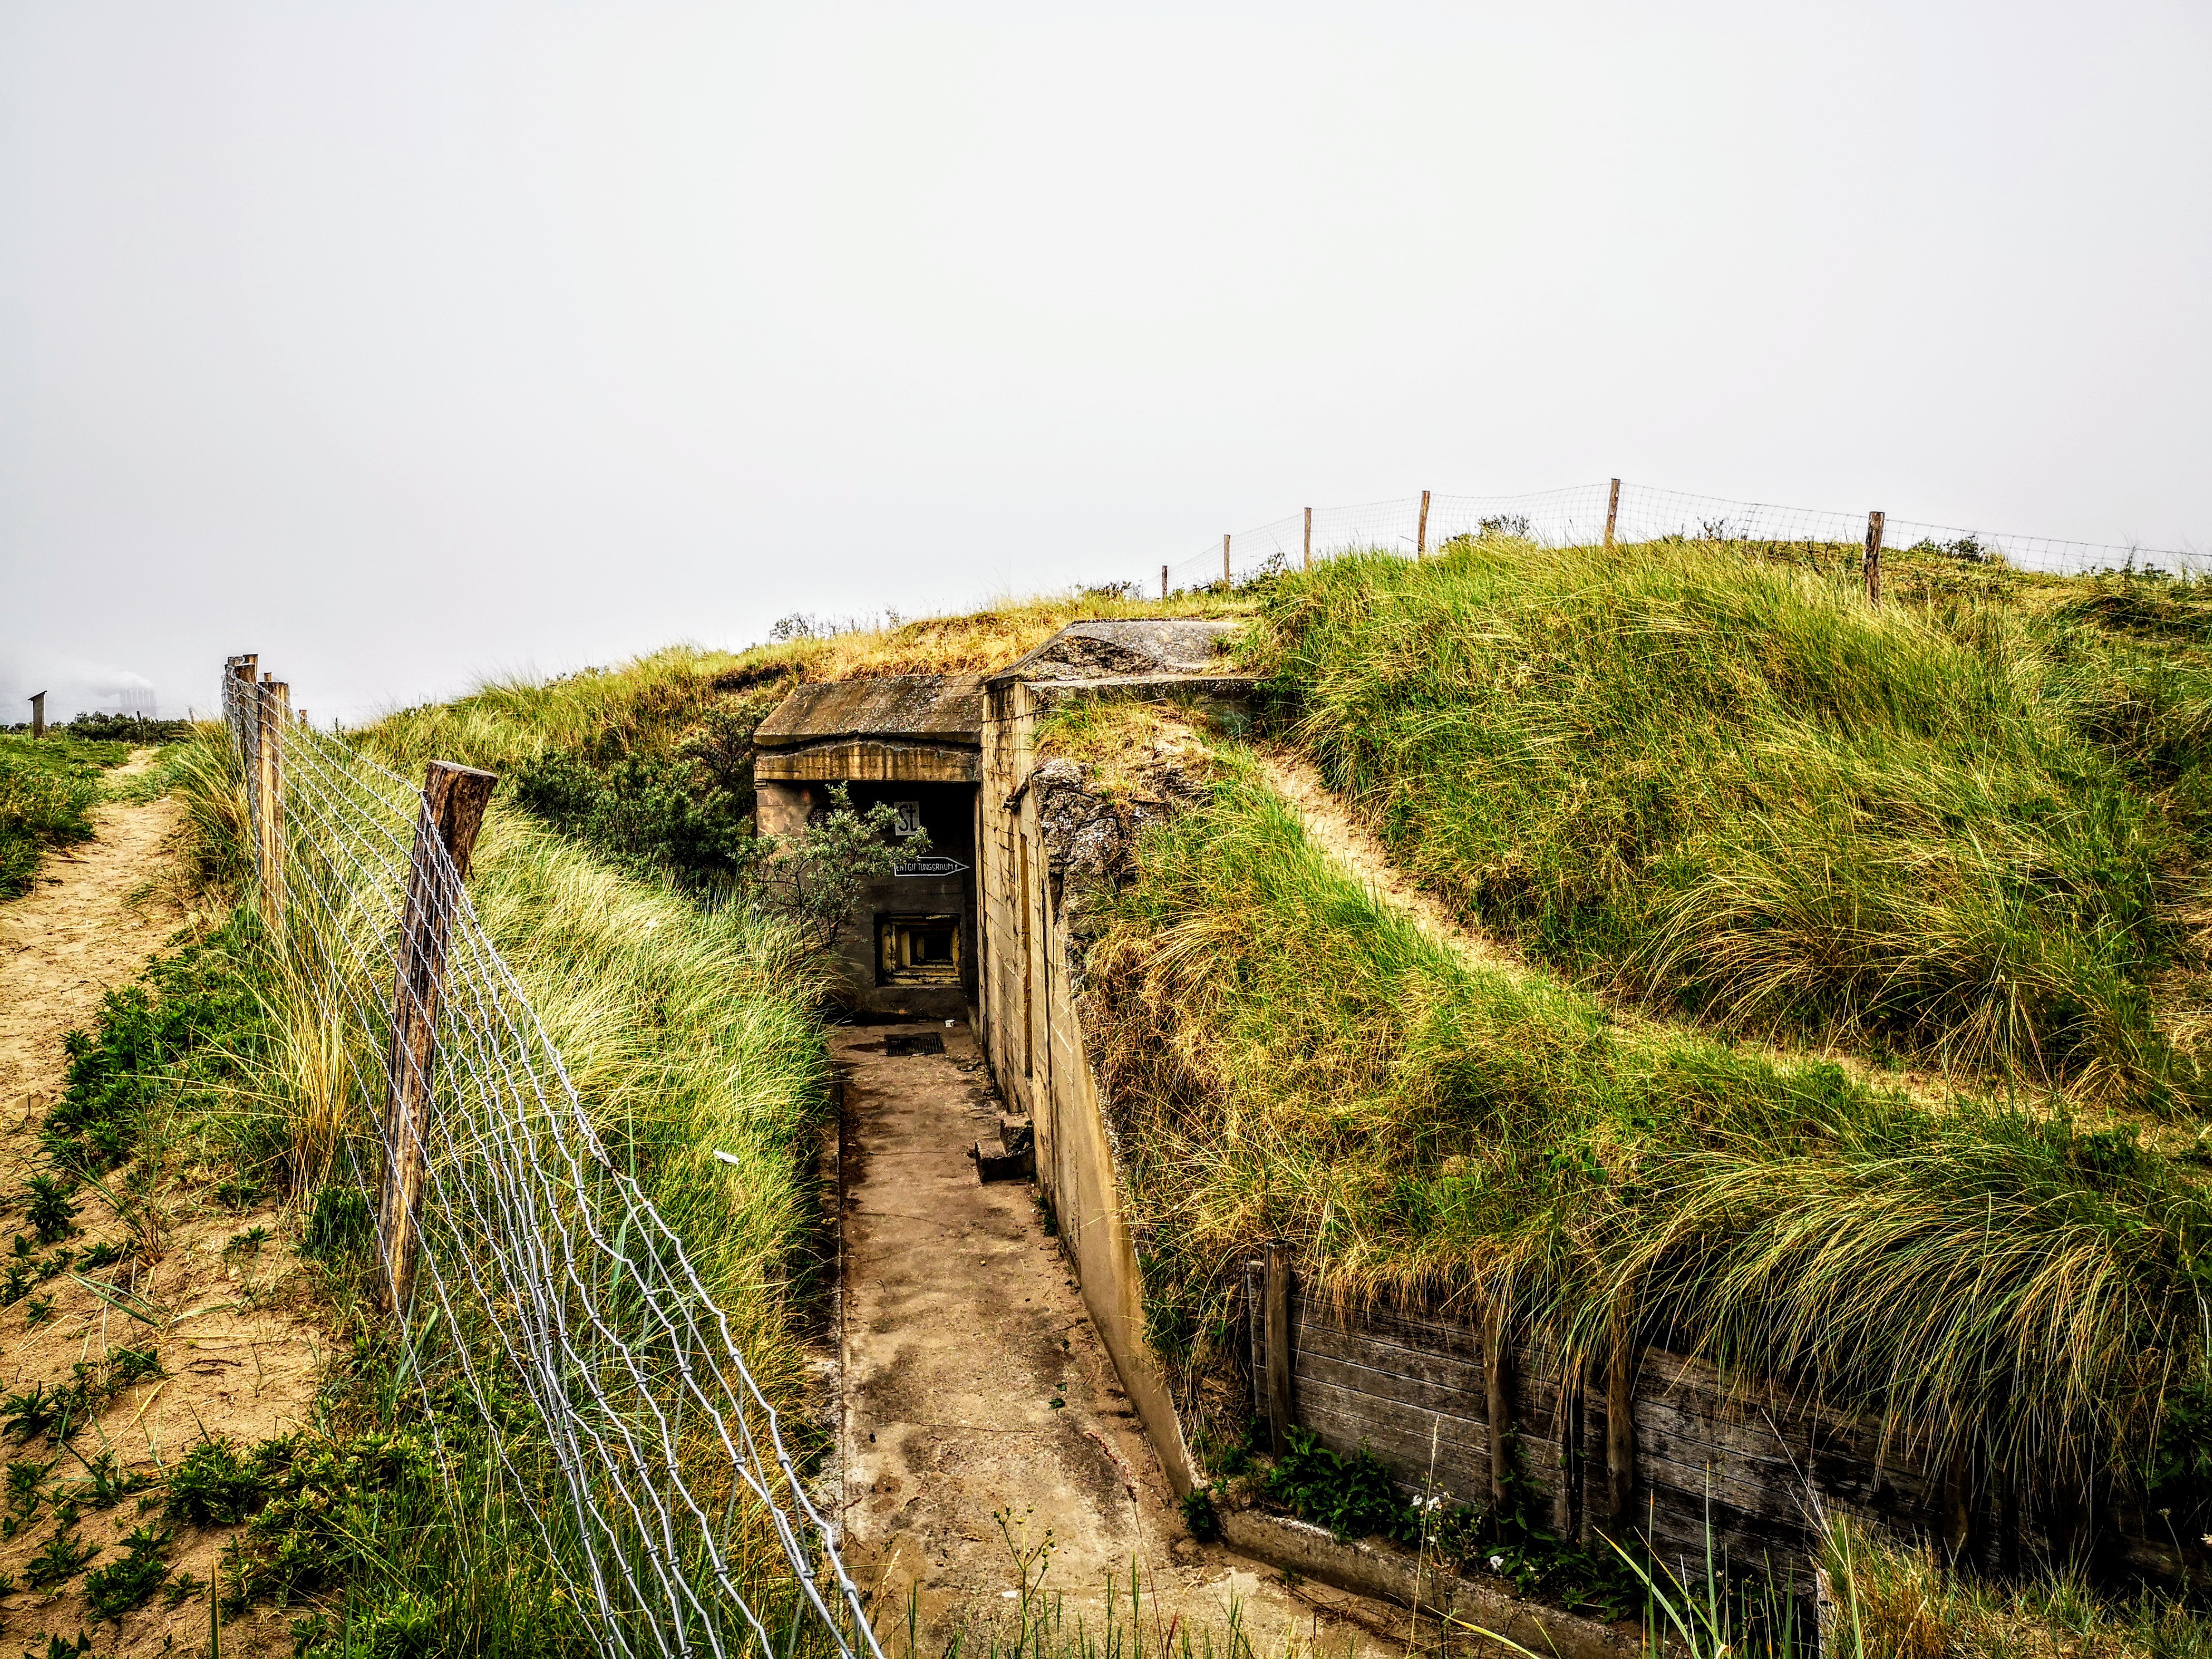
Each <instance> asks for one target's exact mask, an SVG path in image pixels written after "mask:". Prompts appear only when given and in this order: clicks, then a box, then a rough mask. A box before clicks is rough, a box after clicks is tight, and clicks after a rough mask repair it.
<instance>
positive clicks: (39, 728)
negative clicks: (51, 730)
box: [31, 691, 46, 738]
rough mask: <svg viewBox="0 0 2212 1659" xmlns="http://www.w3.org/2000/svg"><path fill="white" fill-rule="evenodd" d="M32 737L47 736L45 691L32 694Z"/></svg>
mask: <svg viewBox="0 0 2212 1659" xmlns="http://www.w3.org/2000/svg"><path fill="white" fill-rule="evenodd" d="M31 735H32V736H33V738H43V737H45V736H46V693H45V692H43V691H33V692H32V693H31Z"/></svg>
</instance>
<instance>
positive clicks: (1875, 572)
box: [1866, 513, 1881, 605]
mask: <svg viewBox="0 0 2212 1659" xmlns="http://www.w3.org/2000/svg"><path fill="white" fill-rule="evenodd" d="M1866 579H1867V603H1868V604H1869V605H1880V604H1881V513H1868V514H1867V546H1866Z"/></svg>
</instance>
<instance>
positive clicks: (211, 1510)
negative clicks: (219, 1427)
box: [162, 1435, 269, 1527]
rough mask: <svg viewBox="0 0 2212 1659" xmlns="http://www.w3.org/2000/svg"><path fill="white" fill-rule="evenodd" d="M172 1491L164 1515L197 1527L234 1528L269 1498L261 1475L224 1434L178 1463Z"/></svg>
mask: <svg viewBox="0 0 2212 1659" xmlns="http://www.w3.org/2000/svg"><path fill="white" fill-rule="evenodd" d="M168 1488H169V1490H168V1500H167V1504H165V1505H164V1506H163V1509H162V1514H163V1515H164V1516H166V1517H167V1519H169V1520H171V1521H182V1522H187V1523H188V1524H190V1525H192V1526H195V1527H210V1526H230V1525H234V1524H235V1523H236V1522H240V1521H243V1520H245V1519H246V1516H249V1515H252V1513H253V1512H254V1511H255V1510H258V1509H259V1508H260V1506H261V1504H263V1502H264V1500H265V1499H266V1498H267V1497H268V1495H269V1492H268V1487H267V1486H266V1484H265V1483H264V1481H263V1480H262V1477H261V1476H260V1474H258V1473H257V1472H256V1471H255V1470H254V1468H252V1465H251V1464H250V1463H249V1462H247V1461H246V1459H245V1458H243V1457H241V1456H240V1455H239V1449H238V1447H237V1446H236V1445H235V1444H234V1443H233V1442H232V1441H230V1440H229V1439H228V1438H227V1437H223V1436H221V1435H210V1437H207V1438H206V1439H204V1440H202V1441H200V1442H199V1443H197V1444H196V1445H194V1446H193V1447H192V1449H191V1450H190V1451H188V1452H186V1453H185V1455H183V1456H182V1457H181V1458H179V1459H178V1460H177V1466H176V1468H173V1469H172V1470H171V1471H170V1472H169V1480H168Z"/></svg>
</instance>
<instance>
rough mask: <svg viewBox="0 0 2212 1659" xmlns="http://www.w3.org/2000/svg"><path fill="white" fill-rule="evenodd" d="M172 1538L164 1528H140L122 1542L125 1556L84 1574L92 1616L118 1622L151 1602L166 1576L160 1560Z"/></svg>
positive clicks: (167, 1569)
mask: <svg viewBox="0 0 2212 1659" xmlns="http://www.w3.org/2000/svg"><path fill="white" fill-rule="evenodd" d="M175 1536H176V1534H174V1533H173V1532H171V1531H169V1530H168V1529H167V1528H161V1530H159V1531H156V1530H155V1528H151V1527H139V1528H136V1529H135V1530H133V1531H132V1532H131V1534H130V1535H129V1536H127V1537H126V1538H125V1539H124V1541H123V1542H124V1547H125V1550H126V1552H127V1553H125V1555H124V1557H123V1559H121V1560H119V1561H111V1562H109V1563H108V1565H106V1566H104V1567H99V1568H95V1569H94V1571H91V1572H89V1573H88V1574H86V1575H85V1580H84V1599H85V1601H86V1604H87V1605H88V1606H89V1607H91V1609H92V1611H93V1613H94V1615H95V1616H97V1617H99V1618H101V1619H120V1618H121V1617H122V1616H123V1615H124V1614H125V1613H129V1612H130V1611H131V1609H132V1608H134V1607H143V1606H144V1605H145V1604H146V1602H147V1601H149V1600H150V1599H152V1597H153V1595H154V1592H155V1590H158V1589H161V1581H162V1580H163V1579H165V1578H167V1577H168V1576H169V1565H168V1563H167V1561H165V1560H163V1559H161V1558H162V1555H163V1553H165V1552H166V1551H167V1549H168V1547H169V1545H170V1542H171V1541H173V1539H174V1537H175Z"/></svg>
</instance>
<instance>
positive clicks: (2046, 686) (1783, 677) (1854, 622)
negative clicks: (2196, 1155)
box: [1247, 538, 2212, 1112]
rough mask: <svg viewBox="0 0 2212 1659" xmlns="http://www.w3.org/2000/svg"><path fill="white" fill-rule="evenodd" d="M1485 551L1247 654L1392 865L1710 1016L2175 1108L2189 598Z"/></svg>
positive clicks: (2188, 965)
mask: <svg viewBox="0 0 2212 1659" xmlns="http://www.w3.org/2000/svg"><path fill="white" fill-rule="evenodd" d="M1936 563H1937V564H1939V565H1943V566H1945V567H1946V568H1941V569H1931V570H1926V571H1918V572H1917V574H1915V568H1913V567H1907V569H1906V572H1905V574H1906V576H1907V577H1908V578H1909V580H1905V582H1903V583H1902V584H1901V585H1900V586H1901V592H1900V594H1899V596H1894V597H1893V601H1892V603H1890V604H1888V605H1885V606H1883V607H1881V609H1880V610H1875V609H1873V608H1871V607H1869V605H1867V604H1866V602H1865V600H1864V599H1863V596H1861V595H1858V594H1857V593H1856V592H1853V591H1852V590H1851V589H1850V587H1849V586H1846V585H1844V584H1840V583H1838V582H1836V581H1834V580H1831V579H1829V578H1827V577H1826V576H1823V575H1821V574H1818V573H1816V572H1814V571H1811V570H1808V569H1806V568H1801V567H1799V566H1797V565H1794V564H1791V563H1789V562H1784V561H1782V560H1779V559H1777V558H1773V557H1768V556H1762V555H1761V550H1756V549H1751V550H1746V549H1741V548H1723V547H1720V546H1717V545H1704V546H1697V545H1687V544H1674V545H1660V546H1653V547H1643V548H1628V549H1622V550H1620V551H1619V552H1618V553H1616V554H1605V553H1601V551H1599V550H1594V549H1578V550H1547V549H1540V548H1536V547H1534V546H1531V545H1529V544H1525V543H1519V542H1514V541H1510V540H1507V539H1504V538H1486V539H1484V540H1481V541H1477V542H1474V543H1470V544H1465V545H1463V546H1462V547H1461V548H1460V549H1459V550H1456V551H1455V553H1454V554H1453V555H1452V556H1449V557H1448V558H1445V559H1443V560H1440V561H1435V562H1431V563H1429V564H1426V565H1409V564H1407V563H1406V562H1404V561H1402V560H1396V559H1386V558H1374V559H1348V560H1344V561H1340V562H1334V563H1332V564H1331V565H1329V566H1328V567H1326V568H1323V569H1322V570H1319V571H1316V572H1315V573H1314V574H1313V575H1312V576H1310V578H1306V579H1303V580H1293V581H1288V582H1285V583H1283V584H1281V585H1280V586H1278V587H1277V588H1276V589H1274V590H1273V592H1271V593H1270V594H1269V595H1268V596H1267V599H1266V601H1265V603H1264V605H1263V607H1262V611H1261V618H1260V623H1259V625H1258V626H1257V627H1256V628H1255V629H1254V630H1253V632H1252V634H1251V635H1250V636H1249V640H1248V647H1247V657H1248V660H1249V662H1251V663H1252V664H1254V665H1257V666H1259V667H1260V668H1261V669H1262V670H1263V671H1265V672H1266V673H1267V675H1268V676H1269V677H1270V682H1271V685H1272V688H1273V690H1274V691H1275V692H1276V693H1277V694H1278V696H1279V697H1280V698H1281V699H1282V700H1283V702H1284V704H1285V708H1287V709H1288V710H1289V711H1291V718H1292V719H1293V720H1294V722H1295V733H1296V736H1297V740H1298V741H1299V743H1300V744H1301V745H1302V746H1304V748H1305V749H1306V750H1308V751H1309V752H1310V753H1311V754H1312V755H1313V756H1314V757H1315V758H1316V761H1317V762H1318V763H1320V765H1321V768H1322V772H1323V773H1324V775H1326V777H1327V780H1328V783H1329V785H1330V786H1331V787H1333V788H1334V789H1337V790H1340V791H1342V792H1343V793H1345V794H1346V797H1347V798H1348V799H1351V800H1352V802H1354V803H1355V804H1356V805H1357V808H1358V811H1359V812H1360V813H1361V815H1362V816H1363V817H1364V818H1365V820H1366V821H1367V822H1368V823H1369V824H1370V825H1371V826H1372V827H1373V829H1375V831H1376V834H1377V835H1378V836H1380V837H1381V838H1382V840H1383V842H1384V843H1385V844H1386V845H1387V846H1388V848H1389V850H1390V853H1391V855H1392V858H1393V860H1395V862H1396V863H1397V864H1398V865H1399V866H1400V867H1401V868H1402V869H1403V870H1405V871H1406V872H1407V873H1408V874H1409V875H1410V876H1411V877H1412V878H1413V879H1415V880H1416V881H1418V882H1419V884H1421V885H1422V886H1423V887H1424V888H1425V889H1426V890H1429V891H1430V892H1431V893H1433V894H1434V895H1436V896H1437V897H1438V898H1439V899H1440V900H1442V901H1443V902H1444V903H1445V904H1446V905H1448V906H1449V907H1450V908H1452V909H1453V910H1455V912H1457V913H1458V914H1460V915H1463V916H1465V917H1468V918H1469V919H1471V920H1473V921H1476V922H1478V923H1479V924H1480V926H1481V927H1484V928H1485V929H1486V930H1488V931H1490V932H1491V933H1493V934H1494V935H1496V936H1497V937H1498V938H1499V939H1503V940H1504V941H1506V942H1509V943H1510V945H1512V946H1513V947H1514V948H1515V949H1516V950H1517V951H1521V952H1522V953H1523V954H1525V955H1526V956H1528V957H1530V958H1531V959H1533V960H1535V961H1539V962H1541V963H1545V964H1547V965H1548V966H1550V967H1552V968H1553V969H1558V970H1559V971H1560V972H1562V973H1564V974H1565V975H1568V976H1569V977H1571V978H1572V979H1575V980H1577V981H1581V982H1583V983H1586V984H1589V985H1592V986H1595V987H1603V988H1606V989H1607V990H1610V991H1613V992H1616V993H1618V994H1625V995H1628V996H1632V997H1635V998H1637V999H1638V1000H1643V1001H1644V1002H1645V1003H1647V1004H1648V1005H1650V1006H1654V1007H1656V1008H1658V1009H1662V1010H1663V1011H1665V1012H1669V1013H1672V1014H1674V1015H1678V1016H1682V1017H1687V1018H1694V1019H1697V1020H1699V1022H1701V1023H1703V1024H1707V1025H1709V1026H1711V1028H1712V1029H1715V1030H1720V1031H1723V1032H1733V1033H1756V1034H1759V1035H1762V1036H1769V1037H1777V1038H1781V1039H1784V1040H1788V1041H1793V1042H1813V1043H1815V1044H1825V1043H1836V1044H1841V1045H1844V1046H1845V1047H1847V1048H1860V1049H1863V1050H1865V1051H1868V1052H1870V1053H1872V1054H1875V1055H1877V1056H1881V1055H1885V1054H1896V1055H1909V1056H1912V1057H1915V1058H1917V1059H1919V1060H1922V1061H1923V1062H1924V1063H1928V1064H1931V1065H1936V1066H1941V1067H1944V1068H1947V1069H1950V1070H1953V1071H1963V1072H1965V1073H1968V1074H1972V1075H1978V1076H1986V1077H2002V1078H2011V1079H2023V1080H2028V1081H2033V1082H2035V1083H2039V1084H2051V1085H2062V1086H2064V1087H2067V1088H2069V1089H2070V1090H2072V1091H2075V1093H2076V1094H2077V1095H2079V1096H2080V1097H2081V1098H2083V1099H2085V1100H2090V1101H2095V1102H2099V1103H2109V1104H2112V1105H2116V1106H2142V1107H2148V1108H2150V1109H2154V1110H2159V1111H2166V1112H2177V1111H2178V1112H2194V1111H2196V1110H2197V1109H2199V1107H2200V1104H2201V1099H2200V1097H2202V1095H2203V1079H2202V1077H2201V1075H2200V1073H2199V1070H2198V1067H2197V1063H2196V1060H2195V1059H2194V1048H2193V1036H2194V1033H2195V1031H2196V1030H2197V1029H2198V1028H2199V1027H2200V1026H2201V1025H2202V1024H2203V1016H2202V1012H2201V1010H2202V1006H2203V1002H2204V1000H2205V999H2204V997H2203V967H2204V963H2203V951H2202V946H2201V942H2200V939H2199V933H2198V929H2199V927H2200V926H2201V922H2200V921H2199V917H2198V911H2199V908H2200V906H2199V902H2198V893H2199V889H2200V883H2199V882H2198V880H2197V877H2196V875H2195V873H2194V872H2195V871H2196V868H2197V865H2198V864H2199V862H2200V861H2201V860H2202V858H2203V854H2204V852H2205V851H2206V850H2207V848H2208V842H2207V836H2208V833H2212V817H2208V816H2207V811H2206V809H2207V805H2208V804H2212V790H2208V788H2207V787H2206V781H2207V779H2208V778H2212V773H2208V772H2207V771H2206V769H2205V765H2204V763H2205V759H2206V750H2205V747H2204V738H2203V732H2205V731H2206V730H2207V729H2208V727H2207V723H2206V720H2205V718H2204V712H2205V710H2206V709H2207V708H2212V651H2209V650H2208V646H2207V641H2209V640H2212V597H2208V596H2207V595H2206V594H2204V593H2203V592H2199V591H2198V590H2197V589H2196V588H2194V587H2191V586H2186V585H2182V584H2173V583H2166V582H2160V581H2151V580H2143V579H2139V578H2128V577H2112V578H2108V579H2100V580H2090V581H2080V582H2072V583H2066V582H2057V581H2053V580H2040V581H2039V580H2031V579H2027V578H2023V577H2019V576H2015V575H2014V574H2011V573H2008V572H2005V571H2002V570H2001V569H1996V568H1975V567H1961V566H1959V565H1957V564H1955V562H1945V561H1940V560H1939V561H1936Z"/></svg>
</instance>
